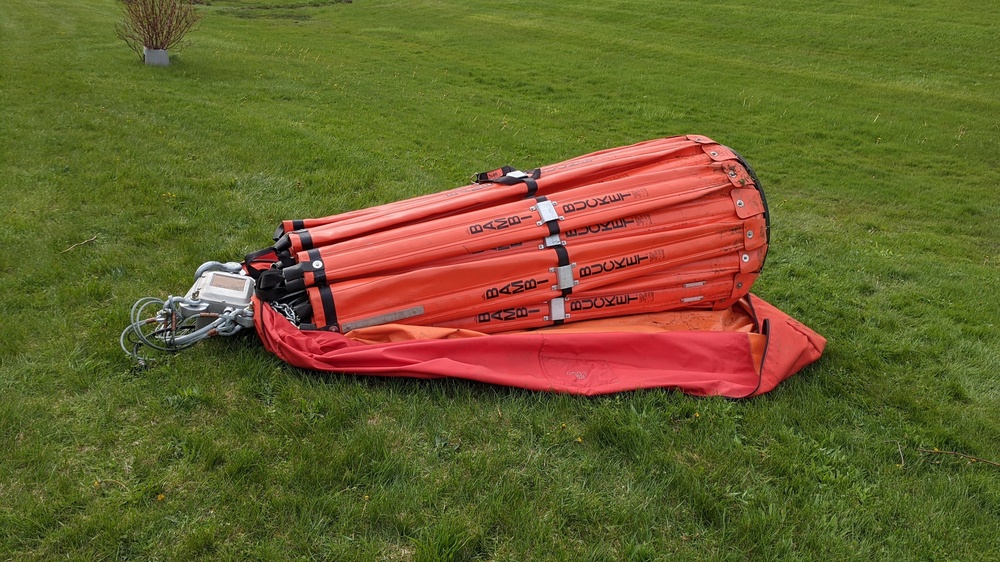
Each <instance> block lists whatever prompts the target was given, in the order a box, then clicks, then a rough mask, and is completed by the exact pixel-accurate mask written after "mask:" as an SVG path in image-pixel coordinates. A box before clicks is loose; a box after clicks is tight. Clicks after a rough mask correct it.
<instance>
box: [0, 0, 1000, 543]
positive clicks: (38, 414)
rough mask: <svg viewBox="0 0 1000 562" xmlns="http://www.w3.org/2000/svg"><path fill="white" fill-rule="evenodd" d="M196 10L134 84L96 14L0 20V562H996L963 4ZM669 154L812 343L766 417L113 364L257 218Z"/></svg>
mask: <svg viewBox="0 0 1000 562" xmlns="http://www.w3.org/2000/svg"><path fill="white" fill-rule="evenodd" d="M198 9H199V10H200V12H201V13H202V14H203V16H204V18H203V20H202V22H201V24H200V26H199V28H198V29H197V30H196V31H195V32H193V33H192V34H191V35H190V36H189V38H190V43H189V45H188V46H187V47H186V48H185V49H183V50H181V51H179V52H177V53H173V54H172V57H171V65H170V66H169V67H167V68H150V67H146V66H144V65H142V64H140V63H139V61H138V60H137V58H136V56H135V54H134V53H133V52H132V51H130V50H129V49H128V48H127V47H126V45H125V44H124V43H123V42H122V41H120V40H119V39H117V38H116V37H115V35H114V29H113V28H114V24H115V22H116V21H117V20H118V18H119V11H118V7H117V6H116V5H115V3H114V2H113V1H112V0H93V1H70V0H51V1H46V2H42V1H41V0H4V1H3V2H2V4H0V196H2V203H0V208H2V214H0V216H2V225H0V248H2V252H0V287H2V295H0V560H8V559H9V560H49V559H62V558H69V559H76V560H126V559H134V560H151V559H155V560H185V559H236V560H242V559H310V560H311V559H329V560H511V561H513V560H528V559H544V560H574V561H575V560H659V559H738V560H743V559H747V558H755V559H756V558H759V559H786V558H790V559H831V560H832V559H858V560H868V559H889V560H909V559H964V560H979V559H998V558H1000V534H998V532H997V529H998V528H1000V468H998V467H997V466H995V465H991V464H989V463H985V462H973V461H974V460H975V459H981V460H992V461H1000V418H998V414H997V412H998V411H1000V391H998V388H1000V377H998V372H1000V326H998V324H1000V321H998V320H997V318H998V316H1000V312H998V310H1000V280H998V278H1000V195H998V188H1000V85H998V84H1000V67H998V64H997V61H1000V26H998V24H997V22H998V21H1000V7H998V6H997V5H995V4H990V3H983V2H971V1H962V0H953V1H949V2H929V1H919V0H917V1H910V2H902V1H889V0H883V1H878V2H869V1H863V0H843V1H838V2H806V1H787V2H766V1H763V0H749V1H746V2H735V1H724V0H718V1H704V0H697V1H696V0H685V1H657V0H631V1H629V0H609V1H605V2H587V1H583V0H566V1H560V2H544V1H540V0H532V1H529V0H504V1H493V2H490V1H486V0H405V1H404V0H355V1H354V2H353V3H350V4H342V3H335V2H327V1H312V2H308V1H307V2H299V1H296V0H280V1H272V0H256V1H255V0H213V1H212V3H211V4H209V5H204V6H199V8H198ZM688 133H697V134H703V135H707V136H709V137H712V138H714V139H715V140H717V141H719V142H721V143H723V144H726V145H729V146H731V147H733V148H735V149H736V150H738V151H740V152H741V153H742V154H743V155H744V156H745V157H746V158H747V160H748V161H749V162H750V163H751V164H752V165H753V166H754V167H755V169H756V171H757V173H758V175H759V176H760V178H761V180H762V182H763V184H764V187H765V191H766V193H767V196H768V200H769V203H770V205H771V213H772V217H773V219H772V233H773V238H772V244H771V248H770V255H769V256H768V260H767V264H766V266H765V268H764V273H763V275H762V276H761V278H760V280H759V281H758V283H757V284H756V286H755V288H754V292H756V293H757V294H759V295H760V296H762V297H763V298H765V299H767V300H769V301H771V302H773V303H774V304H776V305H778V306H779V307H781V308H783V309H784V310H786V311H788V312H789V313H791V314H792V315H794V316H795V317H796V318H798V319H799V320H801V321H803V322H804V323H806V324H807V325H809V326H811V327H813V328H814V329H816V330H817V331H818V332H820V333H822V334H823V335H824V336H826V337H827V338H828V339H829V345H828V347H827V352H826V355H825V356H824V357H823V358H822V359H821V360H820V361H819V362H817V363H816V364H814V365H813V366H811V367H809V368H807V369H806V370H805V371H803V372H801V373H800V374H798V375H796V376H795V377H793V378H792V379H790V380H789V381H787V382H786V383H784V384H783V385H782V386H780V387H779V388H778V389H777V390H776V391H774V392H773V393H771V394H769V395H766V396H763V397H760V398H757V399H753V400H748V401H729V400H723V399H699V398H691V397H687V396H684V395H680V394H678V393H674V392H669V391H643V392H632V393H623V394H620V395H613V396H606V397H600V398H580V397H570V396H562V395H552V394H544V393H533V392H527V391H521V390H515V389H507V388H497V387H491V386H486V385H480V384H473V383H467V382H462V381H436V382H422V381H415V380H406V379H378V378H364V377H353V376H319V375H316V374H314V373H309V372H304V371H299V370H296V369H293V368H290V367H288V366H286V365H284V364H283V363H281V362H280V361H279V360H277V359H276V358H274V357H272V356H270V355H268V354H267V353H266V352H264V350H263V349H262V347H261V346H260V345H259V343H258V342H257V341H256V340H255V338H254V337H253V336H247V337H241V338H234V339H230V340H219V341H211V342H206V343H204V344H200V345H198V346H196V347H195V348H193V349H191V350H189V351H187V352H185V353H183V354H181V355H177V356H174V357H171V358H170V359H169V360H167V361H164V362H160V363H158V364H157V365H156V366H154V367H153V368H151V369H148V370H145V371H142V372H137V371H136V370H134V369H133V368H132V365H131V363H130V360H129V359H128V358H127V357H126V356H125V354H124V353H122V351H121V350H120V349H119V347H118V334H119V332H120V331H121V330H122V328H123V327H124V325H125V323H126V322H127V317H128V310H129V308H130V306H131V304H132V303H133V302H134V301H135V300H136V299H137V298H139V297H142V296H146V295H154V296H160V297H162V296H165V295H167V294H178V293H183V292H184V291H185V290H187V288H188V287H189V286H190V283H191V281H192V278H191V276H192V274H193V272H194V270H195V268H196V267H197V266H198V265H199V264H201V263H202V262H205V261H209V260H223V261H225V260H234V259H235V260H238V259H240V258H241V257H242V256H243V254H244V253H245V252H248V251H251V250H256V249H258V248H261V247H263V246H265V245H267V244H268V242H269V240H270V235H271V233H272V232H273V230H274V226H275V224H276V223H277V222H278V221H279V220H281V219H286V218H301V217H307V216H322V215H328V214H333V213H336V212H342V211H347V210H351V209H355V208H359V207H365V206H369V205H372V204H378V203H384V202H388V201H394V200H397V199H401V198H405V197H409V196H413V195H417V194H422V193H428V192H432V191H438V190H442V189H446V188H451V187H456V186H459V185H463V184H464V183H466V180H467V178H468V177H469V176H470V175H471V174H472V173H474V172H478V171H481V170H485V169H492V168H495V167H498V166H501V165H504V164H512V165H515V166H518V167H535V166H539V165H543V164H549V163H553V162H557V161H560V160H563V159H566V158H569V157H573V156H576V155H579V154H583V153H586V152H590V151H593V150H599V149H603V148H609V147H613V146H619V145H623V144H630V143H633V142H638V141H641V140H646V139H650V138H656V137H662V136H672V135H677V134H688ZM78 243H82V244H79V245H76V246H74V245H75V244H78ZM935 450H937V451H940V452H935ZM945 451H947V452H956V453H963V454H965V455H969V457H963V456H958V455H950V454H943V453H941V452H945Z"/></svg>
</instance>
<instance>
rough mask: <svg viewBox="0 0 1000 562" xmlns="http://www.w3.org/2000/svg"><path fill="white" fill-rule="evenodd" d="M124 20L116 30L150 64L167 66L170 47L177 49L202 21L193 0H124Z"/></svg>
mask: <svg viewBox="0 0 1000 562" xmlns="http://www.w3.org/2000/svg"><path fill="white" fill-rule="evenodd" d="M121 7H122V15H123V16H124V18H123V20H122V21H121V22H119V23H118V24H117V25H116V26H115V32H116V33H117V35H118V37H119V38H121V39H122V40H123V41H125V43H126V44H127V45H128V46H129V48H131V49H132V50H133V51H135V53H136V54H137V55H139V59H140V60H142V61H143V62H144V63H146V64H147V65H150V66H167V65H169V64H170V58H169V57H168V56H167V50H168V49H177V48H179V47H180V45H181V41H182V40H183V39H184V35H185V34H186V33H187V32H188V31H190V30H191V29H192V28H193V27H194V25H195V24H196V23H197V22H198V19H199V17H200V16H199V15H198V13H197V12H196V11H195V8H194V5H193V4H191V0H121Z"/></svg>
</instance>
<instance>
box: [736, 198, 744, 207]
mask: <svg viewBox="0 0 1000 562" xmlns="http://www.w3.org/2000/svg"><path fill="white" fill-rule="evenodd" d="M736 206H737V207H739V208H741V209H742V208H743V200H742V199H737V200H736Z"/></svg>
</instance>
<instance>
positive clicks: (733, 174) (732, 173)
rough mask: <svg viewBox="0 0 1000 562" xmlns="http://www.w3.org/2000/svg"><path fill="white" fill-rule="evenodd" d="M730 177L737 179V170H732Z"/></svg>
mask: <svg viewBox="0 0 1000 562" xmlns="http://www.w3.org/2000/svg"><path fill="white" fill-rule="evenodd" d="M729 177H731V178H735V177H736V170H730V171H729Z"/></svg>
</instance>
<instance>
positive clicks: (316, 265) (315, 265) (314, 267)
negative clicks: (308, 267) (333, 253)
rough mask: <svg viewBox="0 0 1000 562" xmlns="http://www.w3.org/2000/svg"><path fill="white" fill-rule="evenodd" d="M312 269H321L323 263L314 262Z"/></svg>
mask: <svg viewBox="0 0 1000 562" xmlns="http://www.w3.org/2000/svg"><path fill="white" fill-rule="evenodd" d="M312 266H313V269H323V262H322V261H320V260H316V261H314V262H313V263H312Z"/></svg>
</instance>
